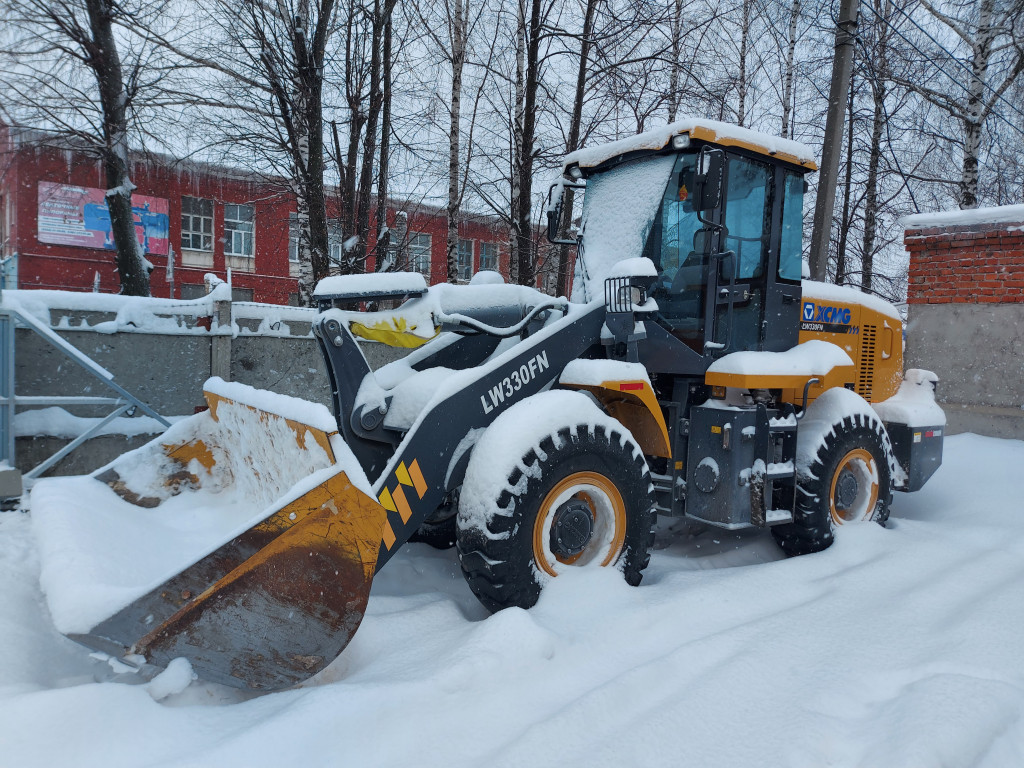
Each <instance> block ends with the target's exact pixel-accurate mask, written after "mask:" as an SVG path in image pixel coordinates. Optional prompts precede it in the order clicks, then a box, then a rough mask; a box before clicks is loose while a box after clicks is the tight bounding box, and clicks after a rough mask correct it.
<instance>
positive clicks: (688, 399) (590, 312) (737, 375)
mask: <svg viewBox="0 0 1024 768" xmlns="http://www.w3.org/2000/svg"><path fill="white" fill-rule="evenodd" d="M814 168H815V166H814V162H813V158H812V156H811V154H810V152H809V151H808V150H807V149H806V148H805V147H803V146H802V145H800V144H797V143H795V142H792V141H786V140H782V139H778V138H774V137H771V136H766V135H763V134H758V133H755V132H753V131H749V130H744V129H740V128H736V127H733V126H728V125H725V124H722V123H716V122H711V121H699V120H687V121H682V122H678V123H674V124H672V125H669V126H666V127H664V128H661V129H658V130H655V131H651V132H648V133H645V134H641V135H639V136H636V137H632V138H630V139H626V140H624V141H621V142H616V143H613V144H609V145H606V146H602V147H596V148H591V149H586V150H583V151H580V152H577V153H574V154H573V155H570V156H568V157H567V158H566V159H565V161H564V165H563V176H562V178H561V179H560V180H559V182H558V183H557V184H555V185H554V186H553V187H552V189H551V192H550V194H549V206H548V217H549V227H548V229H549V239H551V240H552V241H553V242H559V240H558V236H557V235H558V233H557V223H558V222H559V221H560V220H561V199H562V191H563V190H564V189H565V188H566V187H567V186H573V187H579V188H582V189H583V190H584V195H583V203H582V214H581V217H580V220H579V225H580V226H579V231H578V236H576V237H574V238H572V240H571V243H572V244H573V245H576V246H578V250H577V254H578V255H577V258H576V264H575V277H574V284H573V290H572V299H571V300H567V299H565V298H553V297H550V296H545V295H543V294H541V293H539V292H538V291H535V290H533V289H531V288H526V287H521V286H511V285H504V284H501V285H499V284H494V281H493V280H486V279H481V280H479V281H474V284H471V285H469V286H447V285H444V286H434V287H432V288H427V286H426V285H425V284H424V283H423V280H422V278H420V277H419V276H418V275H403V274H398V275H361V276H353V277H336V278H328V279H327V280H325V281H323V282H322V283H321V284H320V285H319V286H318V288H317V296H318V297H319V299H320V300H321V302H322V304H321V310H322V311H321V313H320V314H319V316H318V318H317V320H316V322H315V324H314V334H315V336H316V339H317V341H318V343H319V346H320V348H321V350H322V352H323V355H324V358H325V360H326V363H327V371H328V373H329V378H330V387H331V392H332V397H333V403H334V414H333V416H332V415H330V414H326V410H324V411H323V412H322V413H321V412H320V411H317V410H316V409H315V408H312V406H310V408H306V409H304V408H303V406H302V403H301V402H296V401H293V400H291V399H290V398H281V397H279V396H272V395H271V394H270V393H263V392H259V391H255V390H250V389H248V388H244V387H239V386H238V385H230V384H224V383H222V382H219V381H211V382H210V383H209V384H208V391H207V399H208V401H209V406H210V408H209V411H207V412H206V413H203V414H199V415H197V416H195V417H191V418H190V419H188V420H187V421H184V422H181V423H179V424H176V425H175V426H174V427H173V428H172V429H171V430H170V431H169V432H168V433H167V434H165V435H164V436H162V437H161V438H159V439H157V440H155V441H154V442H153V443H151V444H149V445H148V446H145V447H144V448H142V449H140V450H139V451H137V452H133V453H131V454H126V455H125V456H124V457H122V458H121V459H119V460H118V461H116V462H114V463H113V464H112V465H110V466H109V467H106V468H104V469H103V470H100V471H98V472H97V473H96V474H95V475H94V476H92V477H91V478H88V480H87V482H88V483H91V484H92V485H93V486H96V485H98V484H104V487H103V492H104V493H106V494H108V496H109V498H110V499H111V501H110V504H111V505H113V504H114V503H115V502H116V503H117V504H121V505H128V506H130V507H131V508H132V509H133V510H135V512H134V513H132V514H135V515H145V514H154V515H156V514H159V513H160V510H161V509H168V510H169V509H171V508H172V505H174V504H177V505H179V507H180V508H181V509H185V508H188V509H190V510H193V508H194V507H196V506H197V505H199V506H201V499H204V498H212V497H211V496H209V494H211V493H214V492H216V493H223V494H235V496H233V497H232V498H235V499H236V500H239V499H240V500H241V501H240V502H239V504H240V505H241V508H244V509H247V510H248V512H247V513H246V514H242V513H239V517H238V518H237V519H235V520H234V521H233V523H232V525H234V526H235V527H234V529H231V530H224V531H221V533H220V536H221V538H220V540H219V541H214V542H213V543H210V542H204V543H203V544H202V545H199V544H197V545H195V546H194V547H193V548H192V549H191V550H189V551H190V552H191V553H192V554H191V555H190V562H188V563H184V564H183V565H185V566H186V567H184V568H181V569H180V570H178V572H176V573H168V574H165V575H164V576H160V577H159V578H157V577H155V576H153V575H149V576H147V577H146V578H148V579H149V581H148V582H147V580H146V578H142V577H139V578H138V579H137V582H138V583H136V584H135V586H134V588H133V589H127V588H125V589H123V590H121V591H120V592H119V593H118V594H119V595H120V596H121V597H120V604H119V605H111V606H107V607H102V608H99V607H98V608H96V611H95V612H94V614H93V615H91V616H86V615H84V614H81V613H80V614H76V619H75V621H74V622H73V621H71V620H70V619H69V620H68V621H67V622H64V624H65V626H63V627H61V628H62V629H64V631H67V632H68V634H70V635H71V636H73V637H74V638H75V639H76V640H78V641H80V642H82V643H84V644H86V645H88V646H91V647H93V648H95V649H98V650H100V651H103V652H104V653H107V654H110V655H111V656H114V657H116V658H119V659H128V660H129V661H134V662H136V663H141V662H142V661H143V660H144V661H146V662H148V663H151V664H155V665H158V666H164V665H166V664H167V663H169V662H170V661H171V660H173V659H174V658H176V657H185V658H187V659H189V660H190V661H191V663H192V665H193V667H194V668H195V670H196V671H197V672H198V674H199V675H200V676H202V677H204V678H206V679H209V680H213V681H218V682H222V683H226V684H229V685H234V686H240V687H248V688H254V689H261V690H273V689H276V688H281V687H286V686H289V685H292V684H295V683H296V682H298V681H301V680H303V679H306V678H308V677H310V676H312V675H313V674H315V673H316V672H318V671H319V670H321V669H323V668H324V667H325V666H326V665H327V664H329V663H330V662H331V661H332V660H333V659H334V658H335V657H336V656H337V655H338V654H339V653H340V652H341V651H342V650H343V648H344V647H345V645H346V643H347V642H348V640H349V639H350V638H351V636H352V634H353V633H354V632H355V631H356V628H357V627H358V625H359V622H360V620H361V618H362V615H363V611H364V609H365V606H366V602H367V598H368V594H369V590H370V585H371V582H372V580H373V576H374V574H375V573H376V572H377V570H379V569H380V568H383V567H385V566H386V565H387V563H388V561H389V560H390V559H391V557H392V556H393V555H394V554H395V553H396V552H397V551H398V550H399V549H400V548H401V547H402V546H403V545H404V544H405V543H406V542H407V541H409V540H410V538H412V537H414V536H416V535H419V536H421V537H424V536H426V537H429V538H432V539H433V540H434V542H435V543H438V542H440V543H445V542H447V543H450V542H453V541H454V542H455V544H456V552H457V556H458V558H459V561H460V563H461V566H462V570H463V572H464V574H465V577H466V580H467V583H468V585H469V587H470V588H471V589H472V591H473V592H474V593H475V594H476V596H477V597H478V598H479V599H480V600H481V602H483V604H484V605H486V606H487V607H488V608H489V609H491V610H500V609H502V608H505V607H507V606H513V605H514V606H521V607H523V608H529V607H530V606H532V605H533V604H534V603H535V602H536V600H537V599H538V596H539V594H540V592H541V590H542V589H543V588H544V585H545V584H547V583H548V582H549V581H550V580H551V579H553V578H557V577H558V575H559V574H560V573H564V572H565V570H566V569H568V568H577V567H598V568H600V567H607V568H616V569H618V570H619V571H621V573H622V574H623V577H624V578H625V579H626V581H628V582H629V583H630V584H638V583H639V582H640V579H641V575H642V572H643V570H644V568H645V567H646V565H647V563H648V559H649V554H648V551H649V548H650V546H651V543H652V539H653V534H652V528H653V524H654V520H655V516H656V515H658V514H660V515H666V516H674V517H686V518H691V519H693V520H695V521H699V522H701V523H703V524H706V525H710V526H717V527H720V528H723V529H727V530H737V529H743V528H762V529H767V531H770V535H772V536H774V538H775V540H776V541H777V542H778V544H779V545H780V547H781V548H782V549H783V551H784V552H785V553H787V554H789V555H799V554H804V553H810V552H816V551H819V550H823V549H825V548H826V547H828V546H829V544H830V543H831V541H832V538H833V536H834V535H835V533H836V531H837V530H838V529H840V528H842V527H843V526H845V525H849V524H851V523H854V522H859V521H876V522H878V523H884V522H885V520H886V518H887V516H888V514H889V504H890V500H891V496H892V492H893V491H913V490H916V489H917V488H920V487H921V485H922V484H923V483H924V482H925V481H926V480H927V479H928V478H929V477H930V475H931V474H932V473H933V472H934V471H935V470H936V468H937V467H938V466H939V464H940V462H941V455H942V429H943V426H944V422H945V419H944V416H943V414H942V411H941V409H939V408H938V407H937V406H936V405H935V402H934V397H933V390H934V387H935V377H934V375H932V374H929V373H928V372H926V371H912V372H907V374H906V375H904V372H903V369H902V344H903V330H902V323H901V321H900V318H899V315H898V314H897V313H896V311H895V310H894V309H893V308H892V307H891V306H890V305H889V304H887V303H885V302H883V301H881V300H879V299H877V298H874V297H871V296H866V295H864V294H861V293H858V292H855V291H852V290H850V289H843V288H838V287H835V286H830V285H824V284H817V283H811V282H808V281H803V280H802V279H801V278H802V274H801V271H802V257H801V231H802V210H803V195H804V191H805V181H804V176H805V174H807V173H808V172H809V171H812V170H814ZM492 277H493V276H492ZM371 301H372V302H386V301H400V302H401V303H399V304H398V306H397V307H396V308H395V309H392V310H381V311H376V312H362V313H360V312H350V311H343V310H342V309H340V308H337V307H340V306H351V305H352V303H353V302H371ZM357 337H362V338H372V339H376V340H378V341H383V342H384V343H389V344H392V345H395V346H402V347H406V348H412V350H413V351H412V352H411V353H409V354H408V355H407V356H406V357H404V358H402V359H401V360H399V361H397V362H394V363H391V364H389V365H387V366H384V367H383V368H380V369H378V370H376V371H371V370H370V367H369V366H368V364H367V362H366V360H365V358H364V356H363V354H362V352H361V351H360V346H359V343H357V341H356V338H357ZM307 405H309V404H307ZM325 414H326V415H325ZM48 482H49V483H52V484H53V485H46V484H45V483H41V484H40V485H39V486H38V487H37V492H36V494H35V495H34V496H33V505H34V510H33V514H34V515H36V514H39V515H40V522H39V524H40V525H49V522H48V520H53V519H56V518H58V517H59V516H60V515H62V514H63V515H67V514H71V513H73V512H74V510H68V509H67V508H66V507H67V506H73V502H71V501H69V498H70V497H71V495H72V492H71V491H68V490H65V491H63V492H62V491H61V488H65V489H66V488H70V486H58V485H56V484H57V483H60V482H63V481H48ZM81 482H86V481H81ZM90 487H92V486H90ZM75 488H76V489H77V490H75V491H74V493H75V494H77V495H78V496H79V498H84V497H85V496H86V495H87V494H89V493H92V491H90V490H89V488H87V487H86V486H85V485H79V486H75ZM202 493H207V494H208V496H201V494H202ZM105 498H106V497H105ZM57 507H61V509H60V510H57ZM175 508H176V509H177V508H178V507H175ZM193 511H194V510H193ZM81 514H83V515H84V514H88V513H87V512H85V511H82V512H81ZM175 514H178V513H175ZM182 514H183V513H182ZM135 519H143V518H138V517H137V518H135ZM227 528H231V526H227ZM174 535H176V534H174ZM168 537H169V538H168V540H169V541H170V539H171V538H173V536H172V534H170V533H169V534H168ZM175 540H176V539H175ZM73 546H74V544H68V548H69V549H70V548H73ZM79 546H80V547H81V546H84V544H82V543H79ZM54 551H55V552H58V553H59V551H67V550H61V548H60V547H55V548H54ZM183 551H184V550H183ZM158 555H159V552H158V551H155V552H154V554H153V556H152V558H150V559H153V558H157V557H158ZM58 556H59V554H58V555H54V557H58ZM115 559H116V558H115ZM97 567H100V566H97ZM45 575H46V569H45V566H44V576H45ZM44 586H45V583H44ZM116 602H118V601H117V600H112V603H116ZM58 613H59V611H55V616H56V615H57V614H58ZM98 614H102V615H98ZM72 624H73V625H74V626H70V625H72ZM69 627H70V628H69Z"/></svg>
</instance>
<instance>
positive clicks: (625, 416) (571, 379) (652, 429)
mask: <svg viewBox="0 0 1024 768" xmlns="http://www.w3.org/2000/svg"><path fill="white" fill-rule="evenodd" d="M558 383H559V385H560V386H562V387H565V388H566V389H576V390H582V391H586V392H589V393H590V394H592V395H593V396H594V397H595V398H596V399H597V401H598V402H599V403H600V404H601V407H602V408H604V410H605V411H606V412H607V413H608V415H609V416H611V417H612V418H614V419H615V420H616V421H618V422H619V423H620V424H622V426H624V427H625V428H626V429H628V430H629V431H630V432H631V433H632V434H633V437H634V439H635V440H636V441H637V443H638V444H639V445H640V449H641V450H642V451H643V452H644V453H645V454H647V455H648V456H658V457H660V458H665V459H670V458H672V449H671V443H670V442H669V439H668V426H667V425H666V424H665V415H664V414H663V413H662V410H661V406H660V405H659V404H658V397H657V395H655V394H654V388H653V387H652V386H651V381H650V379H649V378H648V376H647V371H646V369H645V368H644V367H643V366H642V365H639V364H637V363H626V362H621V361H618V360H573V361H572V362H571V363H569V365H567V366H566V367H565V369H564V370H563V371H562V375H561V376H560V377H559V380H558Z"/></svg>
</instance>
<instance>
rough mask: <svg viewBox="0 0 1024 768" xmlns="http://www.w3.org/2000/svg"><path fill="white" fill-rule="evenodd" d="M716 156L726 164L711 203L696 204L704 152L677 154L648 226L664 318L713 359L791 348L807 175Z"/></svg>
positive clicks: (744, 157)
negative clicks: (712, 204) (649, 226)
mask: <svg viewBox="0 0 1024 768" xmlns="http://www.w3.org/2000/svg"><path fill="white" fill-rule="evenodd" d="M707 151H708V150H705V153H706V152H707ZM717 151H718V152H720V153H721V157H720V161H721V163H722V166H723V167H722V176H721V191H720V194H716V195H714V196H713V197H715V198H716V199H715V201H714V207H712V208H708V209H706V210H703V211H700V210H698V205H695V202H698V203H699V199H698V194H697V193H699V191H700V183H699V182H700V175H699V173H698V163H699V162H700V157H701V151H700V148H699V147H694V148H693V149H691V150H690V151H687V152H684V153H680V154H679V155H677V157H676V159H675V165H674V167H673V170H672V174H671V175H670V177H669V182H668V185H667V187H666V189H665V192H664V195H663V196H662V200H661V203H660V208H659V211H658V215H657V216H656V218H655V220H654V221H653V222H652V226H651V230H650V233H649V235H648V237H647V242H646V244H645V247H644V253H643V255H645V256H647V257H648V258H650V259H651V261H653V262H654V264H655V266H656V267H657V269H658V282H657V284H656V287H655V289H654V297H655V299H656V300H657V302H658V306H659V308H660V313H659V317H658V322H659V323H660V324H661V325H662V326H663V327H665V328H666V329H667V330H669V331H670V333H671V334H672V335H673V336H674V337H675V338H677V339H678V340H680V341H682V342H683V343H684V344H686V345H687V346H688V347H690V348H691V349H693V350H694V351H696V352H698V353H700V354H704V355H705V356H706V357H708V358H711V359H713V358H715V357H718V356H720V355H722V354H726V353H728V352H735V351H741V350H768V351H782V350H785V349H789V348H790V347H792V346H795V345H796V343H797V335H798V329H799V320H800V318H799V306H800V301H799V299H800V277H801V265H802V260H801V259H802V257H801V232H802V211H803V192H804V180H803V172H802V169H800V170H797V169H793V168H787V167H785V166H784V165H783V164H781V163H778V162H772V161H770V160H767V159H765V158H761V157H757V156H756V155H754V154H753V153H748V152H742V151H739V150H732V149H728V150H723V149H718V150H717ZM716 183H717V182H716ZM700 197H701V198H703V199H707V195H706V193H705V195H703V196H700Z"/></svg>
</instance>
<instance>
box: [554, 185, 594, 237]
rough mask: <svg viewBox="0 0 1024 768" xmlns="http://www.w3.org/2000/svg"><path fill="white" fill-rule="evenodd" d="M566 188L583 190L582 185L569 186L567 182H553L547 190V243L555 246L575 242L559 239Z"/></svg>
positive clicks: (583, 186)
mask: <svg viewBox="0 0 1024 768" xmlns="http://www.w3.org/2000/svg"><path fill="white" fill-rule="evenodd" d="M566 187H569V188H570V189H584V188H585V185H583V184H570V183H568V182H555V183H554V184H552V185H551V187H550V188H549V189H548V205H547V217H548V231H547V236H548V242H549V243H554V244H555V245H576V240H575V239H572V240H567V239H561V240H560V239H559V237H558V230H559V227H561V225H562V204H563V203H562V200H563V194H564V193H565V189H566Z"/></svg>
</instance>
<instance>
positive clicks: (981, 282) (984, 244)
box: [905, 206, 1024, 439]
mask: <svg viewBox="0 0 1024 768" xmlns="http://www.w3.org/2000/svg"><path fill="white" fill-rule="evenodd" d="M906 223H907V231H906V236H905V243H906V246H907V250H908V251H909V252H910V276H909V278H910V279H909V286H908V291H907V304H908V307H907V313H908V317H907V351H906V356H905V359H906V365H907V367H908V368H927V369H929V370H932V371H935V373H937V374H938V376H939V379H940V382H939V387H938V399H939V402H940V403H941V404H942V407H943V409H944V410H945V411H946V417H947V419H948V426H947V433H949V434H955V433H957V432H976V433H978V434H983V435H991V436H993V437H1010V438H1016V439H1024V226H1022V225H1024V206H1004V207H1001V208H989V209H979V210H975V211H951V212H948V213H944V214H925V215H921V216H913V217H910V218H909V219H908V220H907V222H906Z"/></svg>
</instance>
